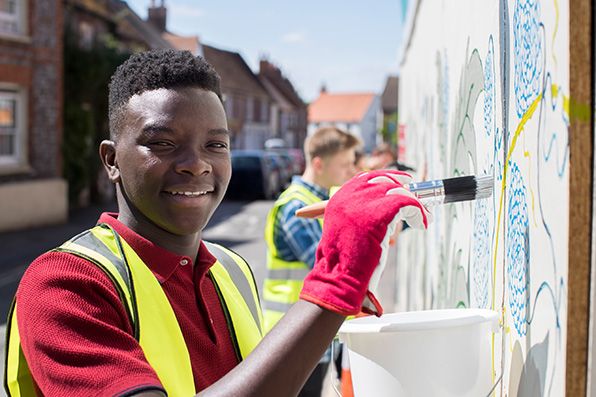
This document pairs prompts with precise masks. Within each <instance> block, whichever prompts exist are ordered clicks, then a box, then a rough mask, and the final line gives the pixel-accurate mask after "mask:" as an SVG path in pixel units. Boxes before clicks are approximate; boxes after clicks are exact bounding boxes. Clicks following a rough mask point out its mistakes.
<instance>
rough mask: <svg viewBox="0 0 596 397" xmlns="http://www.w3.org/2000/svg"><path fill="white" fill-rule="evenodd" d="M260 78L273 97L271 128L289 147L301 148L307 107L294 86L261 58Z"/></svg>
mask: <svg viewBox="0 0 596 397" xmlns="http://www.w3.org/2000/svg"><path fill="white" fill-rule="evenodd" d="M259 79H260V80H261V83H262V84H263V86H264V87H265V89H266V90H267V92H268V93H269V95H270V96H271V98H272V99H273V101H272V105H271V112H270V113H271V128H272V131H273V134H274V136H275V137H277V138H281V139H283V140H284V141H285V143H286V145H287V146H288V147H292V148H300V149H302V146H303V144H304V139H305V138H306V124H307V107H306V104H305V103H304V102H303V101H302V99H301V98H300V95H298V93H297V92H296V90H295V89H294V86H293V85H292V83H291V82H290V80H288V79H287V78H286V77H285V76H284V75H283V74H282V72H281V70H280V69H279V68H278V67H277V66H275V65H273V64H272V63H271V62H269V61H267V60H265V59H261V61H260V63H259Z"/></svg>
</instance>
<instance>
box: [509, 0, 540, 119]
mask: <svg viewBox="0 0 596 397" xmlns="http://www.w3.org/2000/svg"><path fill="white" fill-rule="evenodd" d="M513 51H514V55H513V67H514V77H513V89H514V91H515V111H516V112H517V116H518V117H522V116H523V115H524V113H525V112H526V110H528V108H529V107H530V104H531V103H532V101H533V100H534V99H535V98H536V97H537V96H538V94H539V93H540V87H541V86H540V83H541V75H542V59H541V54H542V31H541V22H540V3H539V1H538V0H518V1H517V2H516V5H515V11H514V13H513Z"/></svg>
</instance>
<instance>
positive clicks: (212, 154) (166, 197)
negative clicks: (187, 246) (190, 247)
mask: <svg viewBox="0 0 596 397" xmlns="http://www.w3.org/2000/svg"><path fill="white" fill-rule="evenodd" d="M122 126H123V127H122V130H121V131H120V132H119V136H118V140H117V142H116V157H115V161H116V165H117V168H118V169H119V181H120V186H121V189H122V190H123V193H122V194H124V195H125V196H126V197H127V199H128V202H129V206H132V207H133V209H136V210H138V211H139V212H140V213H141V215H142V216H144V217H145V218H147V219H148V220H149V221H150V222H151V223H153V224H154V225H156V226H158V227H159V228H161V229H163V230H165V231H167V232H169V233H172V234H176V235H189V234H193V233H197V232H199V231H201V230H202V229H203V228H204V227H205V225H206V224H207V222H208V221H209V219H210V217H211V215H212V214H213V212H214V211H215V209H216V208H217V206H218V205H219V203H220V202H221V200H222V198H223V196H224V193H225V191H226V189H227V186H228V183H229V181H230V176H231V172H232V169H231V162H230V136H229V132H228V129H227V121H226V116H225V113H224V109H223V106H222V104H221V102H220V100H219V99H218V97H217V95H216V94H215V93H213V92H211V91H207V90H203V89H200V88H181V89H158V90H152V91H146V92H144V93H142V94H140V95H135V96H133V97H132V98H131V99H130V100H129V102H128V104H127V105H126V109H125V114H124V118H123V122H122Z"/></svg>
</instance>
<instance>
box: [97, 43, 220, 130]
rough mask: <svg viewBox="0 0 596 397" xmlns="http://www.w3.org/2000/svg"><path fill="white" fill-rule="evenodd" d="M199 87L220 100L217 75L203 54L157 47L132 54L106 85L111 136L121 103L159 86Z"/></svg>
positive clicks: (120, 113) (116, 125) (121, 112)
mask: <svg viewBox="0 0 596 397" xmlns="http://www.w3.org/2000/svg"><path fill="white" fill-rule="evenodd" d="M181 87H199V88H202V89H205V90H208V91H212V92H214V93H215V94H216V95H217V96H218V98H219V99H220V100H222V96H221V91H220V86H219V75H218V74H217V72H216V71H215V69H214V68H213V67H212V66H211V65H210V64H209V63H208V62H207V61H206V60H205V59H204V58H202V57H200V56H199V57H196V56H194V55H193V54H192V53H190V52H189V51H178V50H172V49H166V50H164V49H159V50H151V51H145V52H140V53H137V54H134V55H132V56H131V57H130V58H128V59H127V60H126V61H125V62H124V63H123V64H121V65H120V66H118V68H117V69H116V71H115V72H114V74H113V75H112V80H111V82H110V87H109V110H108V116H109V122H110V137H111V138H112V139H115V138H116V137H117V136H118V132H119V130H120V127H121V126H120V122H121V119H122V115H123V109H124V106H125V105H126V104H127V103H128V101H129V99H130V98H131V97H133V96H134V95H136V94H141V93H142V92H144V91H148V90H156V89H159V88H181Z"/></svg>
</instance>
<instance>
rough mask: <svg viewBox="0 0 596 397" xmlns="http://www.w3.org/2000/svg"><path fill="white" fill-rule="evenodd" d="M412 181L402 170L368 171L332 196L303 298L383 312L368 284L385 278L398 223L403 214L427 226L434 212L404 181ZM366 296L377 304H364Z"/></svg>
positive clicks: (343, 309)
mask: <svg viewBox="0 0 596 397" xmlns="http://www.w3.org/2000/svg"><path fill="white" fill-rule="evenodd" d="M410 181H411V177H410V176H409V175H408V174H406V173H403V172H400V171H393V170H378V171H370V172H363V173H360V174H358V175H356V176H355V177H353V178H352V179H351V180H349V181H348V182H347V183H346V184H345V185H344V186H342V187H341V189H339V191H338V192H337V193H335V195H333V196H332V197H331V199H330V200H329V202H328V203H327V206H326V208H325V222H324V224H323V235H322V237H321V241H320V243H319V245H318V247H317V254H316V260H315V265H314V268H313V269H312V270H311V271H310V273H309V274H308V275H307V276H306V278H305V279H304V286H303V287H302V291H301V293H300V298H301V299H304V300H307V301H309V302H312V303H315V304H317V305H319V306H321V307H324V308H326V309H328V310H331V311H334V312H337V313H339V314H342V315H354V314H357V313H359V312H360V311H361V310H362V311H364V312H367V313H370V314H376V315H378V316H380V315H381V314H382V313H383V308H382V307H381V305H380V304H379V302H378V301H377V299H376V298H375V296H374V294H373V293H372V292H370V291H368V292H367V290H368V289H369V287H368V286H369V282H372V283H373V284H375V285H371V286H372V287H373V288H372V289H373V290H374V289H375V288H376V284H377V283H378V281H379V279H380V275H381V272H382V270H383V267H384V264H385V262H386V260H387V254H386V248H387V247H388V245H389V238H390V236H391V234H392V233H393V230H394V228H395V224H396V223H397V222H398V221H399V220H401V219H403V220H405V221H407V222H408V224H409V225H410V226H412V227H418V228H426V226H427V219H428V217H429V215H430V214H429V213H428V211H427V210H426V208H425V207H424V206H423V205H422V204H421V203H420V201H418V199H417V198H416V197H415V196H414V195H413V194H412V193H411V192H409V191H408V190H407V189H405V188H404V187H403V184H405V183H409V182H410ZM383 251H385V253H383ZM377 267H378V268H379V270H377V272H376V273H374V272H375V269H377ZM373 273H374V277H373ZM371 278H372V280H371ZM365 297H367V298H368V299H369V300H370V302H371V303H372V307H370V306H369V305H368V304H367V305H366V306H365V307H363V306H362V304H363V301H364V300H365Z"/></svg>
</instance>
